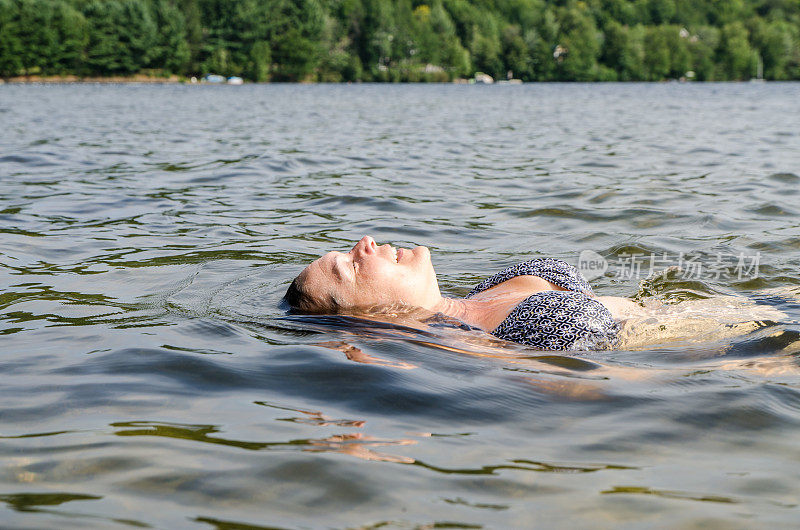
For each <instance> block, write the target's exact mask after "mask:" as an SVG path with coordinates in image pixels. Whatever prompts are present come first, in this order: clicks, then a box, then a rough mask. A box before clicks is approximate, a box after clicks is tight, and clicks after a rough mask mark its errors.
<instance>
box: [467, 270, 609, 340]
mask: <svg viewBox="0 0 800 530" xmlns="http://www.w3.org/2000/svg"><path fill="white" fill-rule="evenodd" d="M517 276H538V277H539V278H542V279H544V280H547V281H548V282H551V283H553V284H555V285H557V286H559V287H563V288H564V289H567V290H566V291H540V292H538V293H534V294H532V295H531V296H529V297H528V298H526V299H525V300H523V301H522V302H521V303H520V304H519V305H518V306H517V307H515V308H514V309H513V310H512V311H511V313H509V315H508V316H507V317H506V319H505V320H503V321H502V322H501V323H500V325H499V326H497V327H496V328H495V329H494V330H493V331H492V332H491V333H492V335H494V336H495V337H499V338H501V339H505V340H510V341H512V342H519V343H520V344H527V345H528V346H534V347H536V348H541V349H544V350H594V349H603V348H608V347H611V346H612V345H613V344H614V341H615V339H616V336H617V333H618V332H619V324H617V323H616V322H615V321H614V319H613V318H612V317H611V312H610V311H609V310H608V309H607V308H606V307H605V306H604V305H603V304H601V303H600V302H599V301H597V300H596V299H594V298H591V296H593V294H594V293H593V292H592V288H591V286H590V285H589V283H588V282H587V281H586V279H585V278H584V277H583V276H582V275H581V273H580V272H578V270H577V269H576V268H575V267H573V266H572V265H570V264H568V263H566V262H564V261H561V260H557V259H552V258H545V259H534V260H531V261H526V262H524V263H520V264H518V265H514V266H513V267H509V268H507V269H503V270H502V271H500V272H498V273H497V274H495V275H494V276H492V277H491V278H487V279H486V280H484V281H482V282H481V283H479V284H478V285H477V286H476V287H475V288H474V289H473V290H472V291H470V293H469V294H468V295H467V298H470V297H472V296H474V295H476V294H478V293H480V292H482V291H485V290H486V289H489V288H491V287H494V286H495V285H498V284H500V283H502V282H504V281H506V280H510V279H511V278H516V277H517Z"/></svg>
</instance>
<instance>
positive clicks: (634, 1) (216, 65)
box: [0, 0, 800, 82]
mask: <svg viewBox="0 0 800 530" xmlns="http://www.w3.org/2000/svg"><path fill="white" fill-rule="evenodd" d="M476 72H485V73H488V74H490V75H492V76H494V77H495V78H506V77H509V76H513V77H515V78H518V79H522V80H524V81H617V80H618V81H659V80H664V79H674V78H682V77H689V78H694V79H697V80H708V81H712V80H742V79H749V78H752V77H755V76H756V75H757V73H761V72H763V77H764V78H765V79H773V80H781V79H800V2H798V1H797V0H710V1H701V2H698V1H695V0H0V76H2V77H5V78H9V77H14V76H21V75H45V76H46V75H65V74H72V75H79V76H119V75H122V76H125V75H131V74H137V73H145V74H150V75H170V74H177V75H180V76H187V77H188V76H193V75H202V74H205V73H216V74H221V75H225V76H234V75H236V76H241V77H244V78H245V79H249V80H252V81H324V82H340V81H448V80H452V79H454V78H463V77H470V76H472V75H474V74H475V73H476Z"/></svg>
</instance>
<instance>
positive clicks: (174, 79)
mask: <svg viewBox="0 0 800 530" xmlns="http://www.w3.org/2000/svg"><path fill="white" fill-rule="evenodd" d="M3 81H5V82H6V83H14V84H32V83H51V84H69V83H109V84H117V83H156V84H157V83H188V82H189V80H188V79H186V78H184V77H179V76H177V75H171V76H169V77H158V76H150V75H144V74H136V75H129V76H121V75H117V76H108V77H95V76H86V77H81V76H77V75H45V76H42V75H28V76H16V77H9V78H6V79H5V80H3V79H0V83H3Z"/></svg>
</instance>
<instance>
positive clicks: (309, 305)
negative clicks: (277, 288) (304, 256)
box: [281, 273, 339, 314]
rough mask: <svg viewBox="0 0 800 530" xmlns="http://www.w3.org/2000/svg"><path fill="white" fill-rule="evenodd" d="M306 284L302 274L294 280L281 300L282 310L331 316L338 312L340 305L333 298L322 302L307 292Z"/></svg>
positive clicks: (329, 297) (330, 297)
mask: <svg viewBox="0 0 800 530" xmlns="http://www.w3.org/2000/svg"><path fill="white" fill-rule="evenodd" d="M305 283H306V282H305V278H304V277H303V274H302V273H300V275H299V276H297V278H295V279H294V280H292V284H291V285H290V286H289V288H288V289H287V290H286V294H285V295H283V299H282V300H281V307H282V308H284V309H285V310H287V311H289V312H290V313H312V314H331V313H336V312H338V309H339V304H337V303H336V300H335V299H334V298H333V297H332V296H328V297H326V298H327V300H320V299H319V298H317V297H315V296H312V295H311V293H309V292H308V290H306V288H305Z"/></svg>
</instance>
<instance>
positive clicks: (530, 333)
mask: <svg viewBox="0 0 800 530" xmlns="http://www.w3.org/2000/svg"><path fill="white" fill-rule="evenodd" d="M285 300H286V301H287V302H288V303H289V305H290V306H291V307H292V309H294V310H297V311H300V312H309V313H364V314H368V313H379V312H385V311H386V310H387V308H393V309H395V310H396V309H397V308H398V307H402V308H417V309H420V308H421V309H422V310H424V311H425V312H426V313H433V314H440V315H444V316H447V317H452V318H455V319H457V320H458V321H460V322H463V323H465V324H467V325H468V326H469V327H471V328H477V329H479V330H482V331H484V332H487V333H490V334H492V335H494V336H496V337H498V338H501V339H505V340H510V341H512V342H517V343H520V344H525V345H529V346H533V347H536V348H540V349H544V350H575V349H579V350H586V349H608V348H618V347H622V348H626V349H629V348H631V347H634V346H637V345H641V344H644V343H649V344H652V343H654V341H656V342H658V340H657V336H658V335H659V333H661V332H663V331H665V330H670V332H671V333H672V334H673V335H675V334H676V333H677V334H680V331H678V330H680V329H681V324H678V325H676V322H680V321H682V319H683V320H686V318H685V315H683V316H678V315H680V314H681V313H685V310H684V311H675V310H674V307H673V306H664V305H658V304H655V306H653V305H651V306H650V307H643V306H642V305H639V304H637V303H635V302H633V301H631V300H628V299H626V298H620V297H613V296H596V295H595V294H594V292H593V291H592V288H591V286H590V285H589V284H588V282H587V281H586V280H585V278H583V276H582V275H581V274H580V272H578V271H577V270H576V269H575V268H574V267H573V266H571V265H569V264H568V263H566V262H564V261H560V260H555V259H550V258H545V259H536V260H531V261H527V262H524V263H520V264H518V265H515V266H513V267H508V268H507V269H504V270H502V271H500V272H499V273H497V274H495V275H494V276H492V277H490V278H487V279H486V280H484V281H483V282H481V283H480V284H479V285H478V286H476V287H475V289H473V290H472V292H470V293H469V294H468V295H467V296H466V297H465V298H458V299H457V298H446V297H443V296H442V295H441V292H440V291H439V286H438V282H437V280H436V273H435V271H434V269H433V265H432V263H431V259H430V252H429V251H428V249H427V248H426V247H416V248H414V249H396V248H394V247H392V246H391V245H377V244H376V243H375V241H374V240H373V239H372V238H371V237H369V236H365V237H364V238H362V239H361V240H360V241H359V242H358V243H356V245H355V246H354V247H353V248H352V249H351V250H350V251H349V252H346V253H344V252H330V253H328V254H326V255H324V256H322V257H321V258H319V259H317V260H316V261H314V262H313V263H311V264H310V265H309V266H308V267H306V269H304V270H303V272H302V273H301V274H300V275H299V276H298V277H297V278H296V279H295V280H294V281H293V282H292V285H291V287H290V288H289V290H288V291H287V294H286V297H285ZM725 304H726V305H724V307H727V308H728V309H730V310H731V311H733V312H736V311H738V312H739V318H738V319H737V318H731V319H729V320H742V318H741V316H742V315H741V313H742V311H741V309H742V308H743V307H745V306H747V304H743V303H741V302H737V303H734V302H732V301H730V300H729V301H726V302H725ZM750 305H751V306H752V305H754V304H752V303H751V304H750ZM700 306H702V304H700ZM700 306H698V307H700ZM758 307H763V306H758ZM732 308H733V309H732ZM683 309H685V308H683ZM719 309H720V308H719V306H717V307H714V308H712V307H710V306H709V307H706V309H705V312H706V314H705V315H703V318H705V320H706V322H707V323H708V322H712V323H713V322H718V321H719V314H715V312H716V313H719ZM699 311H700V312H701V313H702V312H703V309H700V310H699ZM709 313H711V314H709ZM698 314H699V313H698ZM779 315H783V314H782V313H781V312H779V311H776V310H774V309H772V308H765V309H764V310H763V311H762V314H761V315H759V316H761V317H763V318H758V319H751V321H753V320H768V319H776V318H779ZM784 316H785V315H784ZM669 320H671V321H672V322H670V323H669V325H666V324H664V321H669ZM695 320H697V319H695ZM695 323H696V322H695ZM684 324H685V322H684ZM683 327H684V328H686V326H685V325H684V326H683ZM724 329H725V330H726V331H729V332H730V331H732V330H735V329H736V328H735V326H733V325H729V324H725V327H724ZM750 330H752V326H751V327H750V329H748V331H750ZM668 334H669V333H668ZM673 338H675V337H673Z"/></svg>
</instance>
